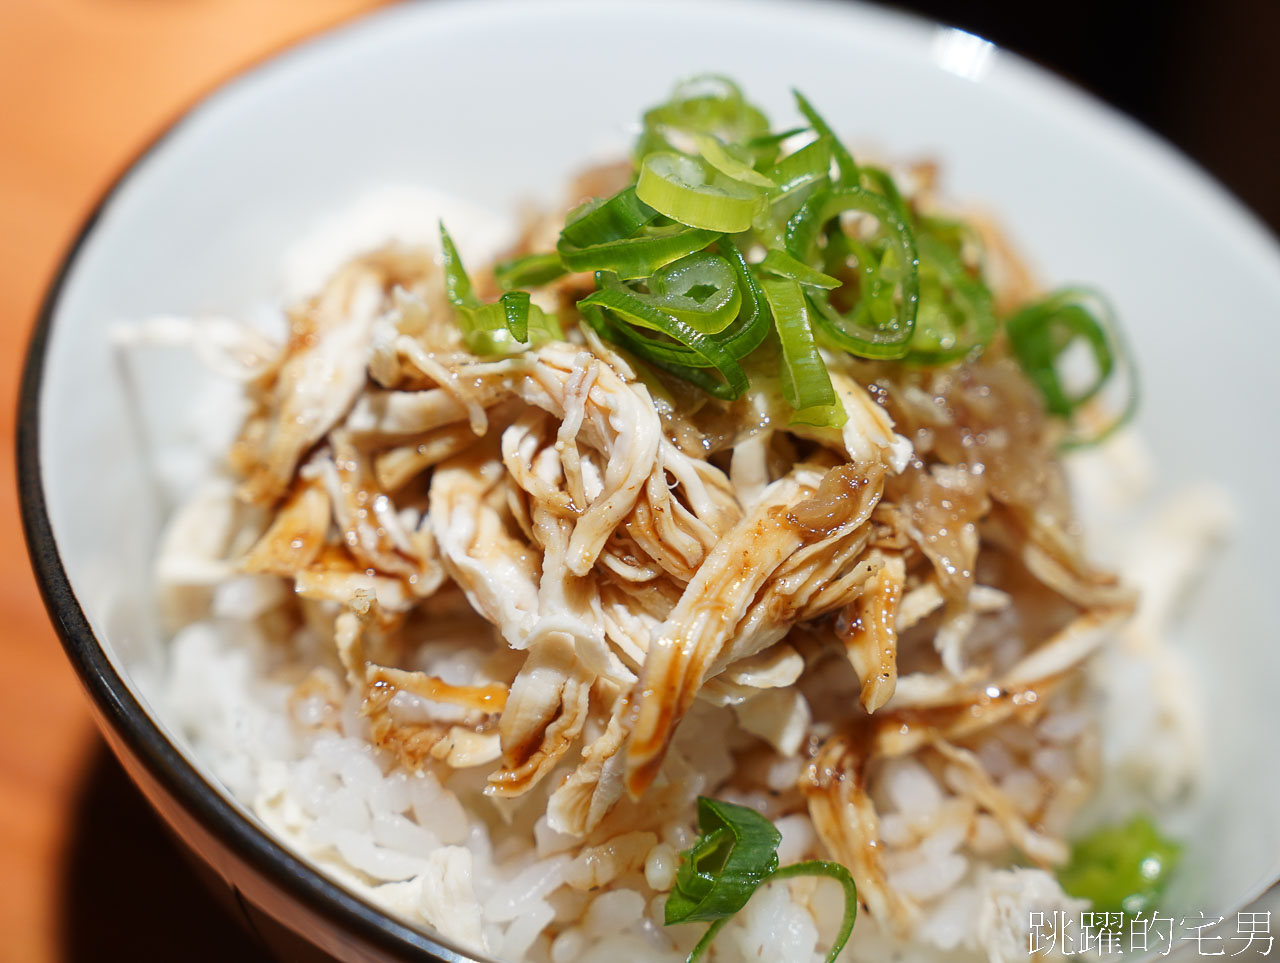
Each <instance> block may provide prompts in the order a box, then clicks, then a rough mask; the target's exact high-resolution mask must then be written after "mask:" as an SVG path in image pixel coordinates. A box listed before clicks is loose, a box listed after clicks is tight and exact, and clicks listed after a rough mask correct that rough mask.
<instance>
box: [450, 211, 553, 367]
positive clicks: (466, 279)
mask: <svg viewBox="0 0 1280 963" xmlns="http://www.w3.org/2000/svg"><path fill="white" fill-rule="evenodd" d="M440 249H441V252H442V255H443V259H444V277H445V293H446V295H447V297H448V299H449V303H450V304H452V305H453V308H454V311H455V312H456V313H457V315H458V322H459V324H460V326H461V327H462V340H463V343H465V344H466V346H467V348H468V349H469V350H471V351H474V352H475V353H476V354H509V353H511V352H515V351H521V350H523V349H524V348H525V347H526V346H527V345H528V344H529V343H533V344H541V343H543V342H546V341H561V340H563V339H564V332H563V331H561V330H560V324H559V322H558V321H557V320H556V319H555V316H554V315H549V314H547V313H545V312H544V311H543V310H542V309H541V308H539V307H538V306H537V305H536V304H533V303H532V302H531V301H530V299H529V292H528V291H508V292H506V293H505V294H503V295H502V297H501V298H500V299H499V300H497V301H495V302H493V303H492V304H482V303H481V302H480V299H479V298H477V297H476V295H475V291H474V289H473V287H472V285H471V277H470V276H469V275H468V274H467V269H466V268H465V267H464V266H463V264H462V258H461V257H460V256H459V255H458V248H457V247H456V246H455V245H454V243H453V238H452V237H450V236H449V232H448V231H447V230H445V226H444V222H443V221H441V222H440Z"/></svg>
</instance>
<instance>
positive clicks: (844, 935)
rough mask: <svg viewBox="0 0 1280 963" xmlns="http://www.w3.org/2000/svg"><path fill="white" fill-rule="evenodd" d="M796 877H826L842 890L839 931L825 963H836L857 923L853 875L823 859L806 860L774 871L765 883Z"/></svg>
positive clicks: (838, 865)
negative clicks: (842, 910) (842, 899)
mask: <svg viewBox="0 0 1280 963" xmlns="http://www.w3.org/2000/svg"><path fill="white" fill-rule="evenodd" d="M796 876H826V877H827V878H828V879H834V880H835V881H836V882H837V883H839V884H840V886H841V887H842V888H843V889H844V918H843V919H842V920H841V921H840V931H839V932H838V933H836V938H835V940H834V941H832V943H831V950H830V951H829V952H828V953H827V959H826V963H836V959H837V958H838V957H839V956H840V951H841V950H843V949H844V947H845V944H846V943H848V942H849V937H850V936H851V935H852V934H853V924H854V923H856V922H857V921H858V886H857V884H856V883H854V881H853V874H851V873H850V872H849V870H847V869H846V868H845V867H844V866H842V865H840V864H839V863H833V862H830V861H829V860H825V859H808V860H805V861H804V862H802V863H792V864H791V865H790V866H783V867H782V868H781V869H778V870H774V872H773V874H772V875H771V876H770V877H769V878H768V880H766V882H770V883H771V882H773V881H774V880H775V879H793V878H795V877H796Z"/></svg>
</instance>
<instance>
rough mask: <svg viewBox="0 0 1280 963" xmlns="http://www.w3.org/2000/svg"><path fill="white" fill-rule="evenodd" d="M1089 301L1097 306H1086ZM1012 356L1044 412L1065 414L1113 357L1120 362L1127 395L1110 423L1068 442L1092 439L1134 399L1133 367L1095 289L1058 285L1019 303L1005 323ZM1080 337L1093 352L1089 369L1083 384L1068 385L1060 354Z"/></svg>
mask: <svg viewBox="0 0 1280 963" xmlns="http://www.w3.org/2000/svg"><path fill="white" fill-rule="evenodd" d="M1090 303H1092V304H1093V305H1095V306H1096V307H1097V309H1098V310H1097V311H1096V312H1095V311H1092V310H1090V307H1089V305H1090ZM1005 330H1006V331H1007V332H1008V335H1009V345H1010V347H1011V348H1012V350H1013V354H1014V357H1015V358H1017V359H1018V362H1019V364H1021V365H1022V369H1023V371H1025V372H1026V374H1027V377H1029V378H1030V379H1031V381H1032V382H1033V383H1034V384H1035V385H1036V387H1037V388H1039V389H1040V394H1041V395H1042V396H1043V398H1044V402H1045V408H1046V409H1047V410H1048V411H1049V413H1050V414H1054V415H1058V416H1059V417H1062V418H1068V419H1071V418H1073V416H1074V415H1075V414H1076V413H1077V412H1078V411H1079V410H1080V409H1081V408H1082V407H1084V406H1085V405H1086V404H1088V403H1089V402H1090V401H1092V400H1093V399H1094V398H1095V397H1097V396H1098V394H1099V393H1100V392H1101V391H1102V389H1103V387H1104V386H1105V385H1106V383H1107V381H1108V380H1109V379H1110V377H1111V375H1112V373H1113V372H1114V371H1115V370H1116V367H1117V362H1119V364H1121V365H1123V367H1124V369H1125V377H1126V381H1127V389H1128V396H1127V398H1126V400H1125V402H1124V404H1123V405H1122V406H1121V409H1120V412H1119V413H1118V414H1117V415H1116V416H1115V418H1113V419H1112V421H1111V422H1110V424H1108V425H1107V426H1106V427H1105V428H1103V429H1102V430H1100V431H1096V432H1094V433H1092V434H1076V435H1073V436H1071V437H1070V438H1068V440H1067V444H1068V445H1070V446H1073V447H1075V446H1083V445H1090V444H1096V443H1098V442H1100V441H1102V440H1103V439H1104V438H1106V437H1108V436H1109V435H1110V434H1111V433H1112V432H1114V431H1115V430H1116V429H1118V428H1119V427H1120V426H1121V425H1123V424H1124V423H1125V422H1127V421H1128V420H1129V419H1130V418H1132V417H1133V414H1134V412H1135V410H1136V409H1137V403H1138V390H1137V372H1136V371H1135V369H1134V366H1133V363H1132V358H1131V356H1130V354H1129V352H1128V351H1127V350H1126V348H1125V345H1124V343H1123V341H1122V340H1121V337H1120V332H1119V328H1118V326H1117V325H1116V323H1115V320H1114V317H1113V315H1112V313H1111V310H1110V307H1109V306H1108V305H1107V303H1106V301H1105V300H1103V299H1102V297H1101V296H1100V295H1098V294H1097V293H1096V292H1091V291H1087V290H1085V289H1082V288H1064V289H1062V290H1060V291H1055V292H1054V293H1053V294H1050V295H1049V296H1048V297H1047V298H1045V299H1044V300H1042V301H1039V302H1037V303H1035V304H1032V305H1030V306H1028V307H1025V308H1023V309H1022V310H1021V311H1019V312H1018V313H1017V314H1015V315H1014V316H1013V317H1012V318H1010V319H1009V320H1008V322H1007V323H1006V325H1005ZM1076 342H1083V343H1084V344H1085V346H1086V347H1087V348H1088V350H1089V352H1090V354H1091V355H1092V357H1093V362H1094V374H1093V378H1092V380H1091V381H1089V382H1088V384H1087V385H1086V386H1085V387H1083V388H1081V389H1078V390H1076V391H1074V392H1073V391H1071V390H1070V389H1069V388H1068V387H1067V386H1066V385H1065V384H1064V380H1063V374H1064V373H1063V372H1062V371H1060V370H1059V367H1060V363H1061V361H1062V359H1063V355H1064V354H1065V353H1066V351H1067V349H1068V348H1069V347H1070V346H1071V345H1073V344H1075V343H1076Z"/></svg>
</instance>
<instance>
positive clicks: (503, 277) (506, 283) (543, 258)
mask: <svg viewBox="0 0 1280 963" xmlns="http://www.w3.org/2000/svg"><path fill="white" fill-rule="evenodd" d="M564 273H565V269H564V263H563V262H562V261H561V260H560V255H559V254H555V253H548V254H526V255H525V256H524V257H518V258H513V259H512V260H510V261H503V262H502V263H500V264H497V265H495V266H494V268H493V278H494V280H495V281H497V282H498V287H500V288H502V289H503V290H504V291H510V290H512V289H513V288H540V287H542V286H543V285H544V284H550V283H551V282H552V281H554V280H556V279H557V278H560V277H563V276H564Z"/></svg>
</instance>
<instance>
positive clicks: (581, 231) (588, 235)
mask: <svg viewBox="0 0 1280 963" xmlns="http://www.w3.org/2000/svg"><path fill="white" fill-rule="evenodd" d="M657 216H658V212H657V211H655V210H654V209H653V208H652V207H650V206H649V205H648V204H646V203H644V201H642V200H640V199H639V198H638V197H637V196H636V189H635V188H634V187H626V188H623V189H622V190H620V191H619V192H618V193H617V194H614V195H613V197H610V198H607V199H605V200H603V201H593V202H591V203H588V204H584V205H583V206H582V207H580V208H578V209H577V210H576V211H575V212H574V213H573V214H571V215H570V216H569V218H567V219H566V221H565V225H564V230H563V231H561V232H560V238H561V240H562V241H563V242H564V243H566V244H569V245H572V246H573V247H576V248H577V247H592V246H594V245H597V244H607V243H609V242H610V241H620V240H622V239H623V238H624V237H633V236H635V233H636V231H638V230H640V228H642V227H644V226H645V225H646V224H648V223H649V222H651V221H652V220H653V219H654V218H655V217H657Z"/></svg>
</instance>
